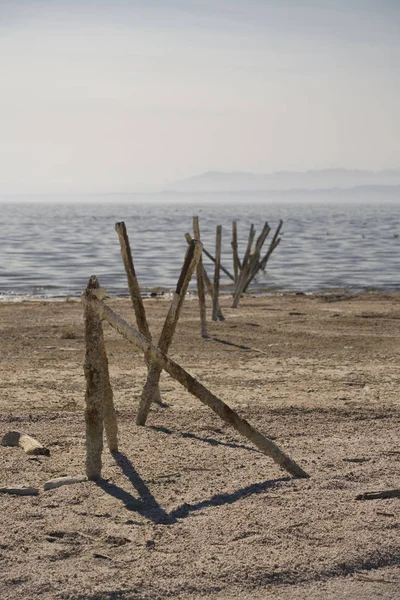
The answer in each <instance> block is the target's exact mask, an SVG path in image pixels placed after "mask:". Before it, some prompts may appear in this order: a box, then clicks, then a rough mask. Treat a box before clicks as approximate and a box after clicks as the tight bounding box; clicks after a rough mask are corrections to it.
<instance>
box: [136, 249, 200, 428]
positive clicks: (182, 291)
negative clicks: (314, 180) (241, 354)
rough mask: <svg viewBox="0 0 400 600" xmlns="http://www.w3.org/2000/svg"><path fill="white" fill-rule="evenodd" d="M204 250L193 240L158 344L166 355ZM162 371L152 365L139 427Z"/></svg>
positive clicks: (141, 403)
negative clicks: (191, 280)
mask: <svg viewBox="0 0 400 600" xmlns="http://www.w3.org/2000/svg"><path fill="white" fill-rule="evenodd" d="M202 249H203V246H202V244H201V242H198V241H196V240H192V242H191V243H190V246H189V248H188V250H187V252H186V256H185V261H184V263H183V267H182V271H181V275H180V277H179V280H178V283H177V286H176V290H175V293H174V296H173V298H172V302H171V306H170V309H169V311H168V314H167V317H166V319H165V322H164V326H163V329H162V331H161V335H160V339H159V342H158V347H159V348H160V350H161V351H162V352H164V353H167V352H168V350H169V347H170V345H171V342H172V338H173V336H174V333H175V329H176V325H177V323H178V319H179V315H180V311H181V308H182V304H183V301H184V299H185V295H186V291H187V288H188V285H189V282H190V279H191V277H192V275H193V273H194V270H195V269H196V267H197V265H198V262H199V259H200V258H201V252H202ZM149 358H151V359H152V357H150V356H149ZM161 371H162V367H161V366H160V365H159V363H158V362H157V361H154V362H152V363H151V366H150V369H149V372H148V374H147V380H146V383H145V386H144V388H143V392H142V396H141V399H140V404H139V410H138V414H137V418H136V424H137V425H145V423H146V419H147V415H148V414H149V410H150V406H151V403H152V401H153V399H154V393H155V391H156V390H157V388H158V382H159V380H160V375H161Z"/></svg>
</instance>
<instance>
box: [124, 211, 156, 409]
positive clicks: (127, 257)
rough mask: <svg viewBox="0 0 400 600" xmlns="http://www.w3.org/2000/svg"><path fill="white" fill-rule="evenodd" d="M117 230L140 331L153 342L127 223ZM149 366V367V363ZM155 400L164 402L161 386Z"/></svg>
mask: <svg viewBox="0 0 400 600" xmlns="http://www.w3.org/2000/svg"><path fill="white" fill-rule="evenodd" d="M115 231H116V232H117V234H118V238H119V243H120V246H121V255H122V260H123V263H124V267H125V272H126V277H127V280H128V288H129V293H130V296H131V300H132V305H133V309H134V311H135V317H136V323H137V326H138V329H139V331H140V333H142V334H143V335H144V336H145V337H147V339H148V340H149V341H150V342H151V333H150V328H149V325H148V323H147V318H146V311H145V309H144V304H143V300H142V295H141V293H140V287H139V282H138V279H137V277H136V271H135V266H134V264H133V259H132V251H131V245H130V243H129V238H128V233H127V231H126V226H125V223H124V222H123V221H121V222H120V223H115ZM147 368H149V364H148V363H147ZM154 401H155V402H157V404H162V402H161V395H160V390H159V388H157V390H156V392H155V395H154Z"/></svg>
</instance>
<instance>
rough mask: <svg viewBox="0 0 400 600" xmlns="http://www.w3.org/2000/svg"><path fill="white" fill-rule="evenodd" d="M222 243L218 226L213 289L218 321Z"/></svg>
mask: <svg viewBox="0 0 400 600" xmlns="http://www.w3.org/2000/svg"><path fill="white" fill-rule="evenodd" d="M221 241H222V227H221V225H217V231H216V237H215V271H214V289H213V309H212V319H213V321H217V319H218V297H219V275H220V265H221Z"/></svg>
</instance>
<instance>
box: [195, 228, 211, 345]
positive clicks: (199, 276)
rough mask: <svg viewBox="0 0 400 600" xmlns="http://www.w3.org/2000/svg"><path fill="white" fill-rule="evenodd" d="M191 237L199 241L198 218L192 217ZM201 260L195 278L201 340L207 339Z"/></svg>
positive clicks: (200, 259)
mask: <svg viewBox="0 0 400 600" xmlns="http://www.w3.org/2000/svg"><path fill="white" fill-rule="evenodd" d="M193 235H194V238H195V239H196V240H197V241H200V227H199V217H193ZM203 271H204V268H203V259H202V257H201V256H200V258H199V261H198V263H197V267H196V277H197V296H198V298H199V309H200V332H201V336H202V337H203V338H208V333H207V314H206V295H205V291H204V280H203Z"/></svg>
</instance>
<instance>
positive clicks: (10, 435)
mask: <svg viewBox="0 0 400 600" xmlns="http://www.w3.org/2000/svg"><path fill="white" fill-rule="evenodd" d="M1 445H2V446H19V447H20V448H22V449H23V451H24V452H25V453H26V454H30V455H33V456H40V455H42V456H50V450H49V449H48V448H45V446H43V445H42V444H41V443H40V442H38V441H37V440H35V438H33V437H31V436H30V435H27V434H26V433H20V432H19V431H8V432H7V433H6V434H5V435H4V436H3V438H2V440H1Z"/></svg>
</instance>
